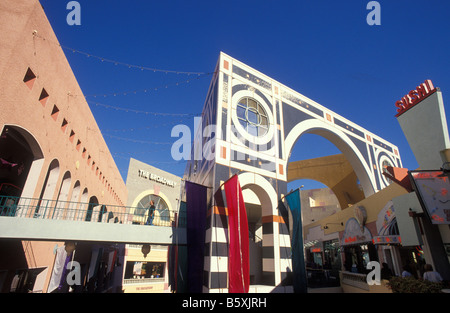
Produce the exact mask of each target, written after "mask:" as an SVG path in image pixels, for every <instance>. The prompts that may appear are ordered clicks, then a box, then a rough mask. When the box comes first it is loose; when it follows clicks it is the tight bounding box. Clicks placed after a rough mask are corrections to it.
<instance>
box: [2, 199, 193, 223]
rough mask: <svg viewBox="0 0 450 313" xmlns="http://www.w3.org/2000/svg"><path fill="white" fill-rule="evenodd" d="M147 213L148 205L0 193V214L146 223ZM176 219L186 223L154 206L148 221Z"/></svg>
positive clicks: (173, 213)
mask: <svg viewBox="0 0 450 313" xmlns="http://www.w3.org/2000/svg"><path fill="white" fill-rule="evenodd" d="M148 214H149V210H148V209H146V208H138V207H127V206H119V205H108V204H98V203H83V202H72V201H61V200H46V199H36V198H23V197H14V196H0V216H9V217H20V218H39V219H51V220H68V221H84V222H97V223H120V224H135V225H148V222H149V219H148ZM177 219H178V226H179V227H185V226H186V220H185V219H186V218H185V217H183V218H181V217H179V214H178V212H177V211H175V210H169V209H155V211H154V217H153V219H152V221H151V225H154V226H165V227H171V226H174V225H175V221H176V220H177Z"/></svg>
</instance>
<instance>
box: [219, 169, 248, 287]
mask: <svg viewBox="0 0 450 313" xmlns="http://www.w3.org/2000/svg"><path fill="white" fill-rule="evenodd" d="M224 187H225V196H226V200H227V208H228V224H229V234H230V245H229V253H228V275H229V281H228V284H229V286H228V288H229V292H230V293H248V290H249V285H250V261H249V239H248V222H247V212H246V210H245V204H244V199H243V197H242V190H241V186H240V184H239V179H238V176H237V175H234V176H233V177H231V178H230V179H229V180H227V181H226V182H225V184H224Z"/></svg>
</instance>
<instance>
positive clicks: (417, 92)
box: [395, 79, 437, 117]
mask: <svg viewBox="0 0 450 313" xmlns="http://www.w3.org/2000/svg"><path fill="white" fill-rule="evenodd" d="M436 90H437V89H436V88H435V87H434V86H433V83H432V82H431V80H429V79H427V80H426V81H425V82H423V83H422V84H420V85H419V86H417V87H416V89H413V90H411V91H410V92H408V93H407V94H406V95H405V96H403V97H402V98H401V99H400V100H398V101H397V102H395V106H396V107H397V114H396V115H395V116H396V117H399V116H400V115H402V114H403V113H405V112H406V111H408V110H409V109H411V108H412V107H413V106H415V105H416V104H417V103H419V102H420V101H422V100H423V99H425V98H426V97H428V96H429V95H431V94H433V93H434V92H435V91H436Z"/></svg>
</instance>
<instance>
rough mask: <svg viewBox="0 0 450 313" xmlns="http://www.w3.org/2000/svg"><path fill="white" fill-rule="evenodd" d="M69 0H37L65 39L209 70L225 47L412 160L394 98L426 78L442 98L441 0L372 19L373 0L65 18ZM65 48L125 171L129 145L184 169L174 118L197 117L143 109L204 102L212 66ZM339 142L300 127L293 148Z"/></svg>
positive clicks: (446, 81) (89, 4)
mask: <svg viewBox="0 0 450 313" xmlns="http://www.w3.org/2000/svg"><path fill="white" fill-rule="evenodd" d="M68 2H69V1H66V0H58V1H55V0H41V4H42V5H43V7H44V10H45V12H46V14H47V17H48V18H49V20H50V22H51V24H52V26H53V29H54V31H55V33H56V35H57V37H58V39H59V41H60V43H61V44H62V45H64V46H67V47H70V48H73V49H76V50H79V51H84V52H87V53H91V54H92V55H95V56H100V57H104V58H106V59H111V60H116V61H120V62H124V63H127V64H133V65H139V66H144V67H148V68H157V69H165V70H174V71H180V72H181V71H183V72H185V71H188V72H212V71H213V70H214V67H215V65H216V62H217V58H218V56H219V52H220V51H223V52H225V53H227V54H229V55H230V56H232V57H234V58H236V59H238V60H240V61H242V62H244V63H246V64H248V65H249V66H251V67H253V68H255V69H257V70H259V71H261V72H263V73H264V74H266V75H268V76H270V77H272V78H274V79H276V80H277V81H279V82H281V83H283V84H285V85H287V86H288V87H290V88H292V89H294V90H296V91H298V92H300V93H301V94H303V95H305V96H307V97H309V98H311V99H313V100H315V101H316V102H318V103H320V104H322V105H323V106H325V107H327V108H329V109H330V110H332V111H334V112H336V113H338V114H340V115H342V116H343V117H345V118H347V119H349V120H351V121H353V122H355V123H356V124H358V125H360V126H362V127H364V128H366V129H367V130H369V131H371V132H373V133H375V134H376V135H378V136H380V137H382V138H384V139H386V140H388V141H390V142H391V143H393V144H395V145H397V146H398V147H399V150H400V154H401V157H402V161H403V165H404V167H406V168H409V169H415V168H417V166H418V165H417V162H416V160H415V158H414V156H413V154H412V152H411V150H410V148H409V145H408V143H407V141H406V139H405V137H404V135H403V133H402V131H401V129H400V127H399V125H398V122H397V120H396V118H395V117H394V115H395V113H396V112H395V110H396V109H395V106H394V103H395V101H397V100H398V99H400V98H401V97H402V96H403V95H404V94H406V93H407V92H408V91H409V90H411V89H414V88H415V87H416V86H417V85H418V84H420V83H421V82H423V81H424V80H425V79H431V80H432V81H433V82H434V84H435V86H438V87H440V88H441V90H442V91H443V96H444V103H449V102H448V101H449V100H448V97H449V96H448V95H450V1H447V0H395V1H392V0H389V1H388V0H380V1H378V2H379V3H380V5H381V25H379V26H369V25H368V24H367V22H366V17H367V14H368V13H369V12H370V11H369V10H367V9H366V6H367V4H368V2H369V1H368V0H351V1H349V0H341V1H328V0H316V1H310V0H308V1H303V0H302V1H300V0H295V1H294V0H292V1H285V0H281V1H274V0H271V1H267V0H258V1H254V0H241V1H234V0H232V1H215V0H209V1H206V0H205V1H186V0H183V1H178V0H171V1H163V0H160V1H154V0H149V1H125V0H108V1H106V0H95V1H92V0H89V1H88V0H79V1H78V2H79V3H80V5H81V25H80V26H69V25H68V24H67V22H66V16H67V14H68V13H69V10H67V9H66V4H67V3H68ZM65 52H66V55H67V58H68V60H69V63H70V64H71V66H72V69H73V72H74V73H75V76H76V77H77V79H78V82H79V84H80V86H81V88H82V90H83V92H84V94H85V95H86V96H87V100H88V101H89V103H90V105H91V109H92V112H93V114H94V116H95V118H96V120H97V123H98V125H99V127H100V129H101V130H102V132H103V135H104V138H105V140H106V142H107V144H108V146H109V148H110V151H111V153H112V155H113V156H114V158H115V160H116V164H117V166H118V168H119V170H120V172H121V174H122V176H123V177H124V179H126V174H127V170H128V162H129V158H130V157H133V158H136V159H138V160H140V161H143V162H146V163H149V164H152V165H154V166H156V167H159V168H161V169H163V170H166V171H169V172H172V173H174V174H176V175H180V176H182V174H183V172H184V168H185V162H183V161H182V162H176V161H173V160H172V158H171V155H170V148H171V143H172V142H174V141H175V140H176V138H171V137H170V131H171V129H172V127H173V125H176V124H178V123H180V122H181V123H183V124H186V125H189V126H190V127H193V118H192V117H186V116H185V117H183V116H159V115H152V114H145V113H143V112H158V113H173V114H198V113H201V110H202V107H203V103H204V100H205V96H206V92H207V89H208V86H209V82H210V79H211V76H210V75H209V76H208V75H207V76H200V77H199V76H197V75H185V74H177V73H162V72H152V71H147V70H140V69H135V68H129V67H127V66H123V65H120V64H118V65H115V64H113V63H109V62H105V61H104V62H102V61H101V60H99V59H97V58H94V57H87V56H86V55H83V54H80V53H73V52H71V51H70V50H69V49H65ZM187 80H189V82H187ZM177 83H178V85H177ZM166 86H167V88H166ZM155 88H156V89H157V90H155ZM145 89H147V92H144V91H143V90H145ZM130 91H136V93H134V92H131V93H127V94H126V95H124V92H130ZM114 93H115V94H116V95H115V96H114ZM89 95H99V96H97V97H93V96H89ZM104 95H107V96H104ZM95 103H97V104H95ZM98 103H100V104H101V105H99V104H98ZM105 105H108V106H113V107H118V108H130V109H131V110H136V111H138V112H135V111H129V112H126V111H123V110H116V109H113V108H108V107H106V106H105ZM448 105H450V104H447V112H448ZM447 116H448V114H447ZM334 153H339V151H338V150H337V149H336V148H335V147H334V146H333V145H332V144H331V143H329V142H327V141H326V140H324V139H322V138H321V137H318V136H315V135H307V136H304V137H302V138H300V140H299V142H298V143H297V145H296V147H295V151H294V152H293V154H292V158H291V160H300V159H306V158H311V157H318V156H325V155H330V154H334ZM302 183H303V182H302ZM316 186H317V184H313V183H311V182H306V183H305V187H306V188H307V189H308V188H315V187H316Z"/></svg>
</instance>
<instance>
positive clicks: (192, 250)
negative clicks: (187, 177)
mask: <svg viewBox="0 0 450 313" xmlns="http://www.w3.org/2000/svg"><path fill="white" fill-rule="evenodd" d="M185 186H186V213H187V214H186V218H187V225H186V241H187V257H188V262H187V263H188V267H187V283H188V292H190V293H201V292H202V289H203V258H204V250H205V231H206V196H207V194H206V191H207V188H206V187H205V186H202V185H198V184H195V183H192V182H188V181H186V183H185Z"/></svg>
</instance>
